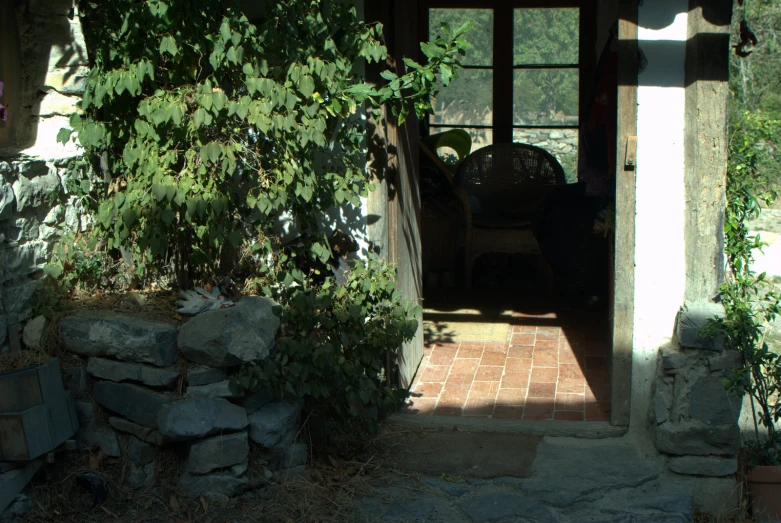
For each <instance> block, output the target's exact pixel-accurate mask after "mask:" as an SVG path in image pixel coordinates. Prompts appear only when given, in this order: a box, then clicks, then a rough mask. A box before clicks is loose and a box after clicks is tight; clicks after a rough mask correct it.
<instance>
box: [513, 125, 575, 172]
mask: <svg viewBox="0 0 781 523" xmlns="http://www.w3.org/2000/svg"><path fill="white" fill-rule="evenodd" d="M513 142H516V143H528V144H529V145H536V146H537V147H539V148H541V149H545V150H546V151H548V152H549V153H551V154H552V155H553V156H555V157H556V159H557V160H558V161H559V163H560V164H561V166H562V167H563V168H564V172H565V173H566V175H567V183H574V182H576V181H577V180H578V130H577V129H544V128H540V129H514V130H513Z"/></svg>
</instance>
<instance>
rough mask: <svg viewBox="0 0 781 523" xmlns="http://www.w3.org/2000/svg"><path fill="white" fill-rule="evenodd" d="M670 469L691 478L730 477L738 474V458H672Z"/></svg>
mask: <svg viewBox="0 0 781 523" xmlns="http://www.w3.org/2000/svg"><path fill="white" fill-rule="evenodd" d="M668 467H669V468H670V470H672V471H673V472H677V473H678V474H686V475H689V476H713V477H719V476H729V475H732V474H734V473H735V472H737V470H738V459H737V458H736V457H729V458H717V457H710V456H708V457H701V456H681V457H676V458H670V462H669V464H668Z"/></svg>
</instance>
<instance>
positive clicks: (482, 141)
mask: <svg viewBox="0 0 781 523" xmlns="http://www.w3.org/2000/svg"><path fill="white" fill-rule="evenodd" d="M450 129H461V127H432V128H431V133H432V134H433V133H444V132H445V131H448V130H450ZM464 131H466V132H468V133H469V136H471V137H472V152H475V151H476V150H478V149H482V148H483V147H485V146H486V145H491V144H492V143H494V132H493V130H491V129H469V128H464ZM454 154H455V153H454Z"/></svg>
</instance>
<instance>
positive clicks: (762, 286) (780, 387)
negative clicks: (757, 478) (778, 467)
mask: <svg viewBox="0 0 781 523" xmlns="http://www.w3.org/2000/svg"><path fill="white" fill-rule="evenodd" d="M779 130H781V122H778V121H776V120H772V119H768V118H766V117H764V116H763V115H762V114H751V113H748V112H746V113H745V114H744V115H743V119H742V120H740V121H738V122H733V129H732V130H731V137H730V155H729V165H728V171H727V207H726V216H725V218H726V219H725V226H724V233H725V234H724V237H725V252H726V257H727V266H728V269H729V271H728V275H727V281H726V283H725V284H724V285H723V286H722V288H721V299H722V303H723V304H724V309H725V316H724V317H723V318H718V319H714V320H711V321H710V322H709V324H708V325H706V327H705V331H706V332H707V333H708V334H710V335H716V334H719V335H721V336H723V337H724V340H725V341H724V342H725V346H726V348H728V349H731V350H735V351H737V352H738V353H739V354H740V355H741V359H742V364H741V365H740V366H739V367H738V368H737V369H735V370H734V371H733V373H732V375H731V376H730V377H729V378H728V379H727V382H726V385H727V387H728V389H730V390H733V391H735V392H737V393H738V394H739V395H741V396H742V395H743V394H748V395H749V397H750V400H751V411H752V415H753V420H754V424H755V433H756V439H755V441H754V442H753V443H750V444H749V451H750V454H751V456H750V463H751V464H752V465H770V464H776V463H778V462H779V457H781V454H779V450H781V438H779V434H778V432H777V430H776V428H775V427H776V424H777V423H778V422H779V420H781V401H779V394H781V357H780V356H779V355H778V354H777V352H774V351H773V350H771V349H770V347H769V346H768V343H767V341H766V339H765V335H766V329H767V324H768V323H769V322H772V321H773V320H774V319H775V318H776V316H777V315H778V314H779V313H781V297H780V296H779V294H778V293H777V292H776V291H775V290H774V289H773V285H772V282H769V281H768V279H767V276H766V274H765V273H761V274H757V273H755V272H754V271H753V270H752V267H751V264H752V262H753V261H754V257H753V253H754V252H755V251H756V250H757V249H761V248H762V247H763V246H764V245H765V244H764V243H763V242H762V240H761V238H760V237H759V236H755V235H751V234H750V231H749V228H748V225H747V222H748V221H750V220H753V219H756V218H758V217H759V214H760V213H761V210H762V207H763V206H767V205H770V204H772V203H773V202H774V201H775V200H776V198H777V196H778V195H777V192H776V190H775V188H774V183H773V180H774V178H775V175H774V174H772V173H768V172H765V171H763V170H761V169H759V168H758V166H759V165H760V161H761V160H762V159H763V157H764V156H765V155H766V154H767V151H766V146H765V144H766V141H767V140H768V139H772V138H773V136H775V135H777V133H778V132H779ZM760 426H764V427H765V430H766V431H767V436H768V437H767V438H762V437H761V436H760V428H759V427H760Z"/></svg>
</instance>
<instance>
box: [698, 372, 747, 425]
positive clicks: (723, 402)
mask: <svg viewBox="0 0 781 523" xmlns="http://www.w3.org/2000/svg"><path fill="white" fill-rule="evenodd" d="M689 402H690V404H689V414H690V416H691V417H692V418H694V419H696V420H700V421H702V422H704V423H706V424H708V425H729V424H733V423H737V421H738V418H739V417H740V407H741V400H740V398H738V397H737V395H735V394H730V393H728V392H727V390H726V388H725V387H724V381H723V378H720V377H717V376H709V377H707V378H704V379H701V380H700V381H697V382H696V383H694V385H692V388H691V392H690V393H689Z"/></svg>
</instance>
